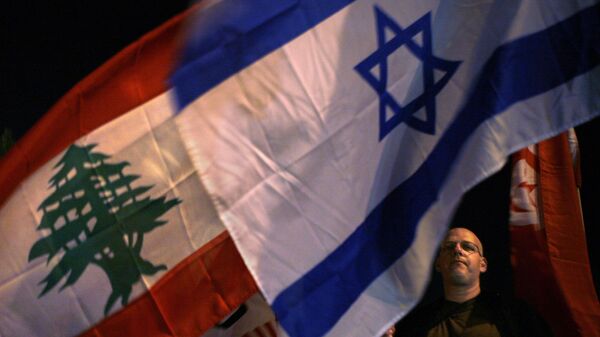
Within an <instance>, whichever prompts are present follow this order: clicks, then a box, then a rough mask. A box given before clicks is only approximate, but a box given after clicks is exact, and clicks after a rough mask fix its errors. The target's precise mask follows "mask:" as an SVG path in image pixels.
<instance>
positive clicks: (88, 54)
mask: <svg viewBox="0 0 600 337" xmlns="http://www.w3.org/2000/svg"><path fill="white" fill-rule="evenodd" d="M188 4H189V3H188V1H181V0H167V1H143V2H142V1H139V2H137V1H136V2H132V1H122V2H111V1H81V0H80V1H73V0H69V1H60V0H56V1H35V0H34V1H33V2H28V1H15V0H9V1H8V2H6V1H5V2H4V3H3V10H2V11H1V14H0V15H1V24H2V27H1V29H0V32H1V34H2V40H1V44H0V57H1V59H0V67H1V68H0V76H1V77H0V81H1V82H0V83H1V95H2V97H1V100H0V104H1V106H0V133H2V132H3V130H4V129H5V128H6V129H9V130H11V131H12V134H13V138H14V139H18V138H20V137H21V136H22V135H23V134H24V133H25V132H26V131H27V130H28V129H29V128H30V127H31V126H32V125H33V124H34V123H35V122H36V121H37V120H38V119H39V118H40V117H41V116H42V114H43V113H44V112H45V111H47V110H48V109H49V108H50V107H51V105H52V104H53V103H55V102H56V101H57V100H58V99H59V98H60V97H61V96H62V95H63V94H65V93H66V92H67V91H68V90H69V89H70V88H71V87H72V86H74V85H75V84H76V83H77V82H78V81H80V80H81V79H82V78H83V77H84V76H86V75H87V74H89V73H91V72H92V71H93V70H94V69H95V68H97V67H98V66H100V65H101V64H102V63H104V62H105V61H106V60H108V59H109V58H110V57H111V56H113V55H114V54H116V53H117V52H118V51H120V50H121V49H122V48H124V47H125V46H127V45H128V44H130V43H131V42H133V41H135V40H136V39H137V38H139V37H141V36H142V35H143V34H144V33H146V32H148V31H150V30H151V29H153V28H155V27H157V26H158V25H159V24H161V23H162V22H164V21H166V20H167V19H169V18H170V17H172V16H173V15H175V14H177V13H179V12H181V11H183V10H185V9H186V8H187V6H188ZM577 132H578V136H579V140H580V147H581V157H582V158H581V161H582V175H583V186H582V189H581V195H582V203H583V205H582V207H583V211H584V218H585V223H586V231H587V237H588V247H590V248H591V247H594V246H596V245H598V244H599V243H600V228H599V227H600V226H598V225H600V222H599V216H600V207H598V205H597V204H598V203H597V202H596V200H597V199H596V196H595V193H597V192H598V191H600V182H599V177H598V176H599V174H598V173H599V172H598V159H597V153H598V150H597V148H598V147H597V145H598V143H599V142H598V140H599V137H598V135H599V134H600V119H599V118H596V119H595V120H593V121H591V122H588V123H586V124H584V125H582V126H580V127H578V128H577ZM509 186H510V171H509V169H508V167H505V168H504V169H503V170H501V171H500V172H499V173H498V174H496V175H494V176H492V177H490V178H489V179H487V180H486V181H484V182H483V183H482V184H480V185H479V186H477V187H476V188H474V189H473V190H472V191H471V192H469V193H467V195H466V196H465V198H464V200H463V202H462V204H461V206H460V208H459V210H458V211H457V214H456V216H455V219H454V220H453V224H455V225H462V226H465V227H469V228H471V229H472V230H474V231H475V232H476V233H477V234H478V235H479V236H480V238H481V239H482V241H483V244H484V245H485V247H486V249H485V250H486V255H487V257H488V260H489V263H490V270H489V271H488V273H487V275H486V276H485V277H484V279H483V286H484V287H486V288H488V289H496V290H501V291H504V292H510V291H512V275H511V268H510V261H509V255H508V227H507V223H508V200H509ZM590 250H591V249H590ZM598 255H599V254H598V253H596V252H595V251H593V250H591V252H590V257H591V262H592V263H591V265H592V268H593V272H594V277H595V280H596V287H597V288H598V280H599V279H600V270H599V269H600V259H599V256H598ZM439 284H440V280H439V277H437V276H435V277H434V278H433V285H432V286H431V287H430V288H431V289H432V290H431V291H430V292H429V293H428V295H427V296H428V298H429V297H432V296H436V295H439V294H441V286H440V285H439Z"/></svg>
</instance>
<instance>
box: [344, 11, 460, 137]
mask: <svg viewBox="0 0 600 337" xmlns="http://www.w3.org/2000/svg"><path fill="white" fill-rule="evenodd" d="M375 17H376V24H377V42H378V49H377V50H375V52H373V53H372V54H371V55H369V56H368V57H367V58H366V59H364V60H363V61H362V62H360V63H359V64H358V65H356V67H354V69H355V70H356V71H357V72H358V73H359V74H360V75H361V76H362V77H363V79H364V80H365V81H366V82H367V83H369V85H371V87H373V89H374V90H375V91H376V92H377V94H378V95H379V140H380V141H381V140H383V138H385V136H386V135H387V134H388V133H390V132H391V131H392V130H393V129H394V128H395V127H396V126H398V125H399V124H400V123H402V122H404V123H406V124H407V125H408V126H410V127H412V128H413V129H415V130H418V131H421V132H423V133H427V134H431V135H433V134H435V115H436V111H435V109H436V108H435V96H436V95H437V94H438V93H439V92H440V91H441V90H442V89H443V88H444V86H445V85H446V84H447V83H448V81H449V80H450V78H451V77H452V75H454V72H456V69H457V68H458V66H459V65H460V62H459V61H448V60H444V59H441V58H438V57H436V56H434V55H433V53H432V46H431V14H430V13H427V14H425V15H424V16H423V17H421V18H420V19H418V20H417V21H415V22H414V23H413V24H412V25H410V26H409V27H407V28H406V29H404V30H403V29H402V27H400V25H398V24H397V23H396V22H395V21H394V20H393V19H392V18H391V17H390V16H388V15H387V14H385V13H384V12H383V11H382V10H381V9H379V8H378V7H377V6H375ZM386 28H388V29H390V30H391V31H392V32H393V33H394V36H393V37H392V38H391V39H389V41H387V42H386V41H385V29H386ZM419 33H422V38H423V39H422V46H419V44H418V43H416V42H415V41H414V37H415V36H416V35H417V34H419ZM402 46H406V48H407V49H408V50H409V51H410V52H411V53H412V54H413V55H414V56H415V57H416V58H418V59H419V60H420V61H421V63H422V76H423V87H424V88H423V93H422V94H420V95H419V96H417V97H416V98H414V99H413V100H412V101H410V102H408V103H407V104H406V105H405V106H401V105H400V104H399V103H398V102H396V100H395V99H394V97H393V96H392V95H391V94H390V93H389V92H388V90H387V83H388V61H387V59H388V56H390V55H391V54H392V53H393V52H395V51H396V50H397V49H398V48H400V47H402ZM376 66H379V77H376V76H375V75H374V74H373V73H372V69H373V68H375V67H376ZM434 69H437V70H439V71H441V72H442V73H443V74H444V75H443V76H442V77H441V78H440V79H439V80H438V81H437V82H436V81H434V74H433V71H434ZM388 108H389V109H391V111H392V113H393V114H392V116H391V117H389V118H388V117H387V116H386V111H387V109H388ZM422 108H424V110H425V120H421V119H419V118H416V117H415V116H414V114H415V113H416V112H418V111H419V110H420V109H422Z"/></svg>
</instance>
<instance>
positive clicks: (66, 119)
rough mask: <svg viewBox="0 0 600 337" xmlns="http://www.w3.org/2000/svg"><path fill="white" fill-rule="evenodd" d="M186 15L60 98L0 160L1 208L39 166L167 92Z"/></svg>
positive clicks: (153, 34)
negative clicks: (78, 140)
mask: <svg viewBox="0 0 600 337" xmlns="http://www.w3.org/2000/svg"><path fill="white" fill-rule="evenodd" d="M190 12H191V10H190V11H188V12H185V13H183V14H181V15H179V16H176V17H174V18H173V19H171V20H169V21H167V22H166V23H165V24H163V25H161V26H160V27H158V28H157V29H155V30H153V31H152V32H150V33H148V34H146V35H145V36H143V37H142V38H141V39H139V40H138V41H136V42H134V43H133V44H131V45H130V46H128V47H127V48H125V49H124V50H122V51H121V52H120V53H118V54H117V55H115V56H114V57H112V58H111V59H110V60H109V61H108V62H106V63H105V64H104V65H102V66H101V67H100V68H98V69H97V70H95V71H94V72H93V73H91V74H90V75H89V76H87V77H86V78H85V79H83V80H82V81H81V82H79V83H78V84H77V85H76V86H75V87H73V88H72V89H71V90H70V91H69V92H68V93H67V94H66V95H65V96H63V97H62V98H61V99H60V100H59V101H58V102H57V103H56V104H55V105H54V106H53V107H52V108H51V109H50V111H48V112H47V113H46V114H45V115H44V116H43V117H42V118H41V119H40V120H39V121H38V122H37V123H36V124H35V125H34V126H33V127H32V128H31V130H30V131H29V132H28V133H27V134H26V135H25V136H24V137H23V138H21V139H20V140H19V142H17V143H16V144H15V145H14V146H13V148H12V149H11V151H9V152H8V153H7V154H6V155H5V156H4V157H3V158H2V159H1V160H0V206H1V205H3V204H4V202H5V201H6V199H7V198H8V197H9V196H10V195H11V193H12V192H13V191H14V190H15V188H16V187H17V186H18V185H19V184H20V183H21V181H23V180H25V179H26V178H27V177H28V176H29V175H31V174H32V173H33V172H34V171H35V170H37V169H38V168H39V167H40V166H42V165H44V164H45V163H46V162H48V160H50V159H52V158H53V157H55V156H56V155H58V154H59V153H60V152H61V151H63V150H64V149H65V148H67V146H69V145H71V144H72V143H73V142H74V141H76V140H77V139H79V138H81V137H82V136H84V135H86V134H88V133H90V132H91V131H93V130H94V129H96V128H98V127H99V126H102V125H104V124H106V123H108V122H110V121H111V120H113V119H115V118H117V117H119V116H121V115H123V114H124V113H126V112H128V111H130V110H131V109H133V108H135V107H137V106H139V105H140V104H142V103H144V102H146V101H148V100H150V99H151V98H153V97H155V96H157V95H159V94H161V93H163V92H165V91H166V90H167V83H166V82H167V79H168V76H169V74H170V72H171V69H172V67H173V65H174V62H175V57H176V55H177V49H178V48H177V47H178V38H177V37H178V35H179V34H180V33H181V29H182V23H183V21H184V20H185V18H186V17H187V16H188V15H189V14H190Z"/></svg>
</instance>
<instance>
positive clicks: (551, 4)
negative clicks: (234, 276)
mask: <svg viewBox="0 0 600 337" xmlns="http://www.w3.org/2000/svg"><path fill="white" fill-rule="evenodd" d="M599 11H600V5H599V4H598V3H597V2H595V1H578V2H570V1H568V2H567V1H546V2H544V3H543V4H542V3H541V2H536V1H523V2H510V3H507V2H506V1H485V2H478V1H475V2H474V1H466V0H465V1H422V0H419V1H391V0H390V1H369V0H365V1H360V0H357V1H349V0H331V1H327V2H322V1H314V0H295V1H292V0H290V1H277V2H270V1H262V0H256V1H242V0H240V1H235V0H232V1H221V2H215V3H214V4H213V5H212V6H211V7H209V8H207V10H206V11H203V12H201V13H199V14H198V16H197V17H196V18H195V21H194V22H193V23H191V24H190V27H189V35H188V38H187V44H186V46H185V47H184V49H183V57H182V60H181V63H180V64H179V67H178V69H177V70H176V72H175V73H174V75H173V76H172V83H174V95H175V96H176V99H177V106H178V111H179V114H178V116H177V117H176V124H177V126H178V129H179V131H180V134H181V137H182V142H183V143H184V144H185V146H186V148H187V151H188V153H189V154H190V157H191V161H192V163H193V165H194V166H195V167H196V169H197V170H198V171H199V172H200V176H201V178H202V182H203V183H204V185H205V186H206V188H207V191H208V193H209V195H210V196H211V198H212V200H214V201H215V205H216V209H217V212H218V213H219V215H220V218H221V219H222V220H223V223H224V225H225V226H226V227H227V229H228V230H229V232H230V235H231V236H232V237H233V240H234V241H235V243H236V246H237V247H238V249H239V250H240V253H241V255H242V257H243V259H244V261H245V263H246V265H247V266H248V268H249V270H250V273H252V275H253V276H254V278H255V280H256V281H257V283H258V286H259V288H260V289H261V291H262V293H263V294H264V295H265V297H266V298H267V300H268V302H269V303H271V305H272V307H273V309H274V311H275V314H276V316H277V318H278V320H279V322H280V324H281V325H282V327H283V328H284V329H285V331H286V332H287V334H288V335H289V336H292V337H309V336H310V337H316V336H360V337H364V336H381V335H383V333H384V332H385V331H386V329H387V328H388V327H389V326H391V325H392V324H393V323H394V322H395V321H396V320H397V319H399V318H400V317H402V316H403V315H404V314H405V313H406V312H408V311H409V310H410V309H411V308H412V307H413V306H414V305H415V303H416V302H417V300H418V299H419V297H420V296H421V294H422V293H423V292H424V289H425V286H426V283H427V280H428V275H429V272H430V268H431V262H432V259H433V257H434V254H435V250H436V247H437V244H438V243H439V241H440V240H441V238H442V237H443V235H444V233H445V231H446V228H447V225H448V221H449V219H450V218H451V216H452V213H453V211H454V210H455V208H456V205H457V204H458V202H459V201H460V198H461V195H462V194H463V193H464V192H465V191H467V190H468V189H469V188H471V187H472V186H474V185H475V184H477V183H478V182H480V181H481V180H483V179H484V178H485V177H487V176H489V175H491V174H492V173H494V172H496V171H497V170H499V169H500V168H501V167H502V165H503V164H504V163H505V161H506V158H507V156H508V155H509V154H510V153H512V152H514V151H516V150H517V149H520V148H523V147H525V146H526V145H527V144H531V143H533V142H537V141H540V140H542V139H544V138H547V137H549V136H551V135H555V134H558V133H560V132H562V131H564V130H566V129H567V128H569V127H571V126H573V125H576V124H578V123H582V122H584V121H586V120H589V119H591V118H594V117H595V116H597V115H598V114H599V113H600V111H599V109H598V106H599V104H598V103H599V101H598V100H599V99H600V97H599V95H597V94H595V92H596V91H597V90H596V89H597V85H598V80H599V77H598V76H599V75H600V73H599V68H598V62H599V59H600V58H599V55H598V50H597V47H596V46H597V45H598V42H599V41H598V39H599V38H600V34H599V33H600V31H599V26H598V20H597V19H598V13H599ZM595 88H596V89H595Z"/></svg>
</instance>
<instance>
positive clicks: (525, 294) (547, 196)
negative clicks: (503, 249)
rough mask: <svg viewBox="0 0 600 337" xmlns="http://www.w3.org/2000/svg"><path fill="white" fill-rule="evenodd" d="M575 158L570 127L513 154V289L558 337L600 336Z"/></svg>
mask: <svg viewBox="0 0 600 337" xmlns="http://www.w3.org/2000/svg"><path fill="white" fill-rule="evenodd" d="M578 157H579V155H578V148H577V138H576V136H575V133H574V131H573V130H572V129H570V130H569V132H568V133H563V134H560V135H558V136H556V137H553V138H551V139H548V140H545V141H543V142H540V143H538V144H534V145H530V146H528V147H527V148H524V149H522V150H520V151H518V152H517V153H515V154H513V155H512V161H513V174H512V186H511V209H510V237H511V261H512V263H513V270H514V280H515V291H516V293H517V295H518V296H519V297H520V298H523V299H525V300H527V301H528V302H529V303H530V304H531V305H533V306H535V308H536V309H537V311H538V312H539V313H540V314H541V315H542V316H543V317H544V318H545V320H546V321H547V322H548V324H549V325H550V327H551V328H552V330H553V331H554V335H555V336H557V337H561V336H565V337H566V336H590V337H591V336H600V303H599V302H598V296H597V295H596V290H595V288H594V283H593V278H592V273H591V269H590V261H589V257H588V255H587V252H588V250H587V244H586V239H585V227H584V225H583V217H582V214H581V207H580V203H579V193H578V186H579V179H578V176H579V175H578V165H577V164H578V163H577V159H578ZM532 266H535V268H532Z"/></svg>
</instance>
